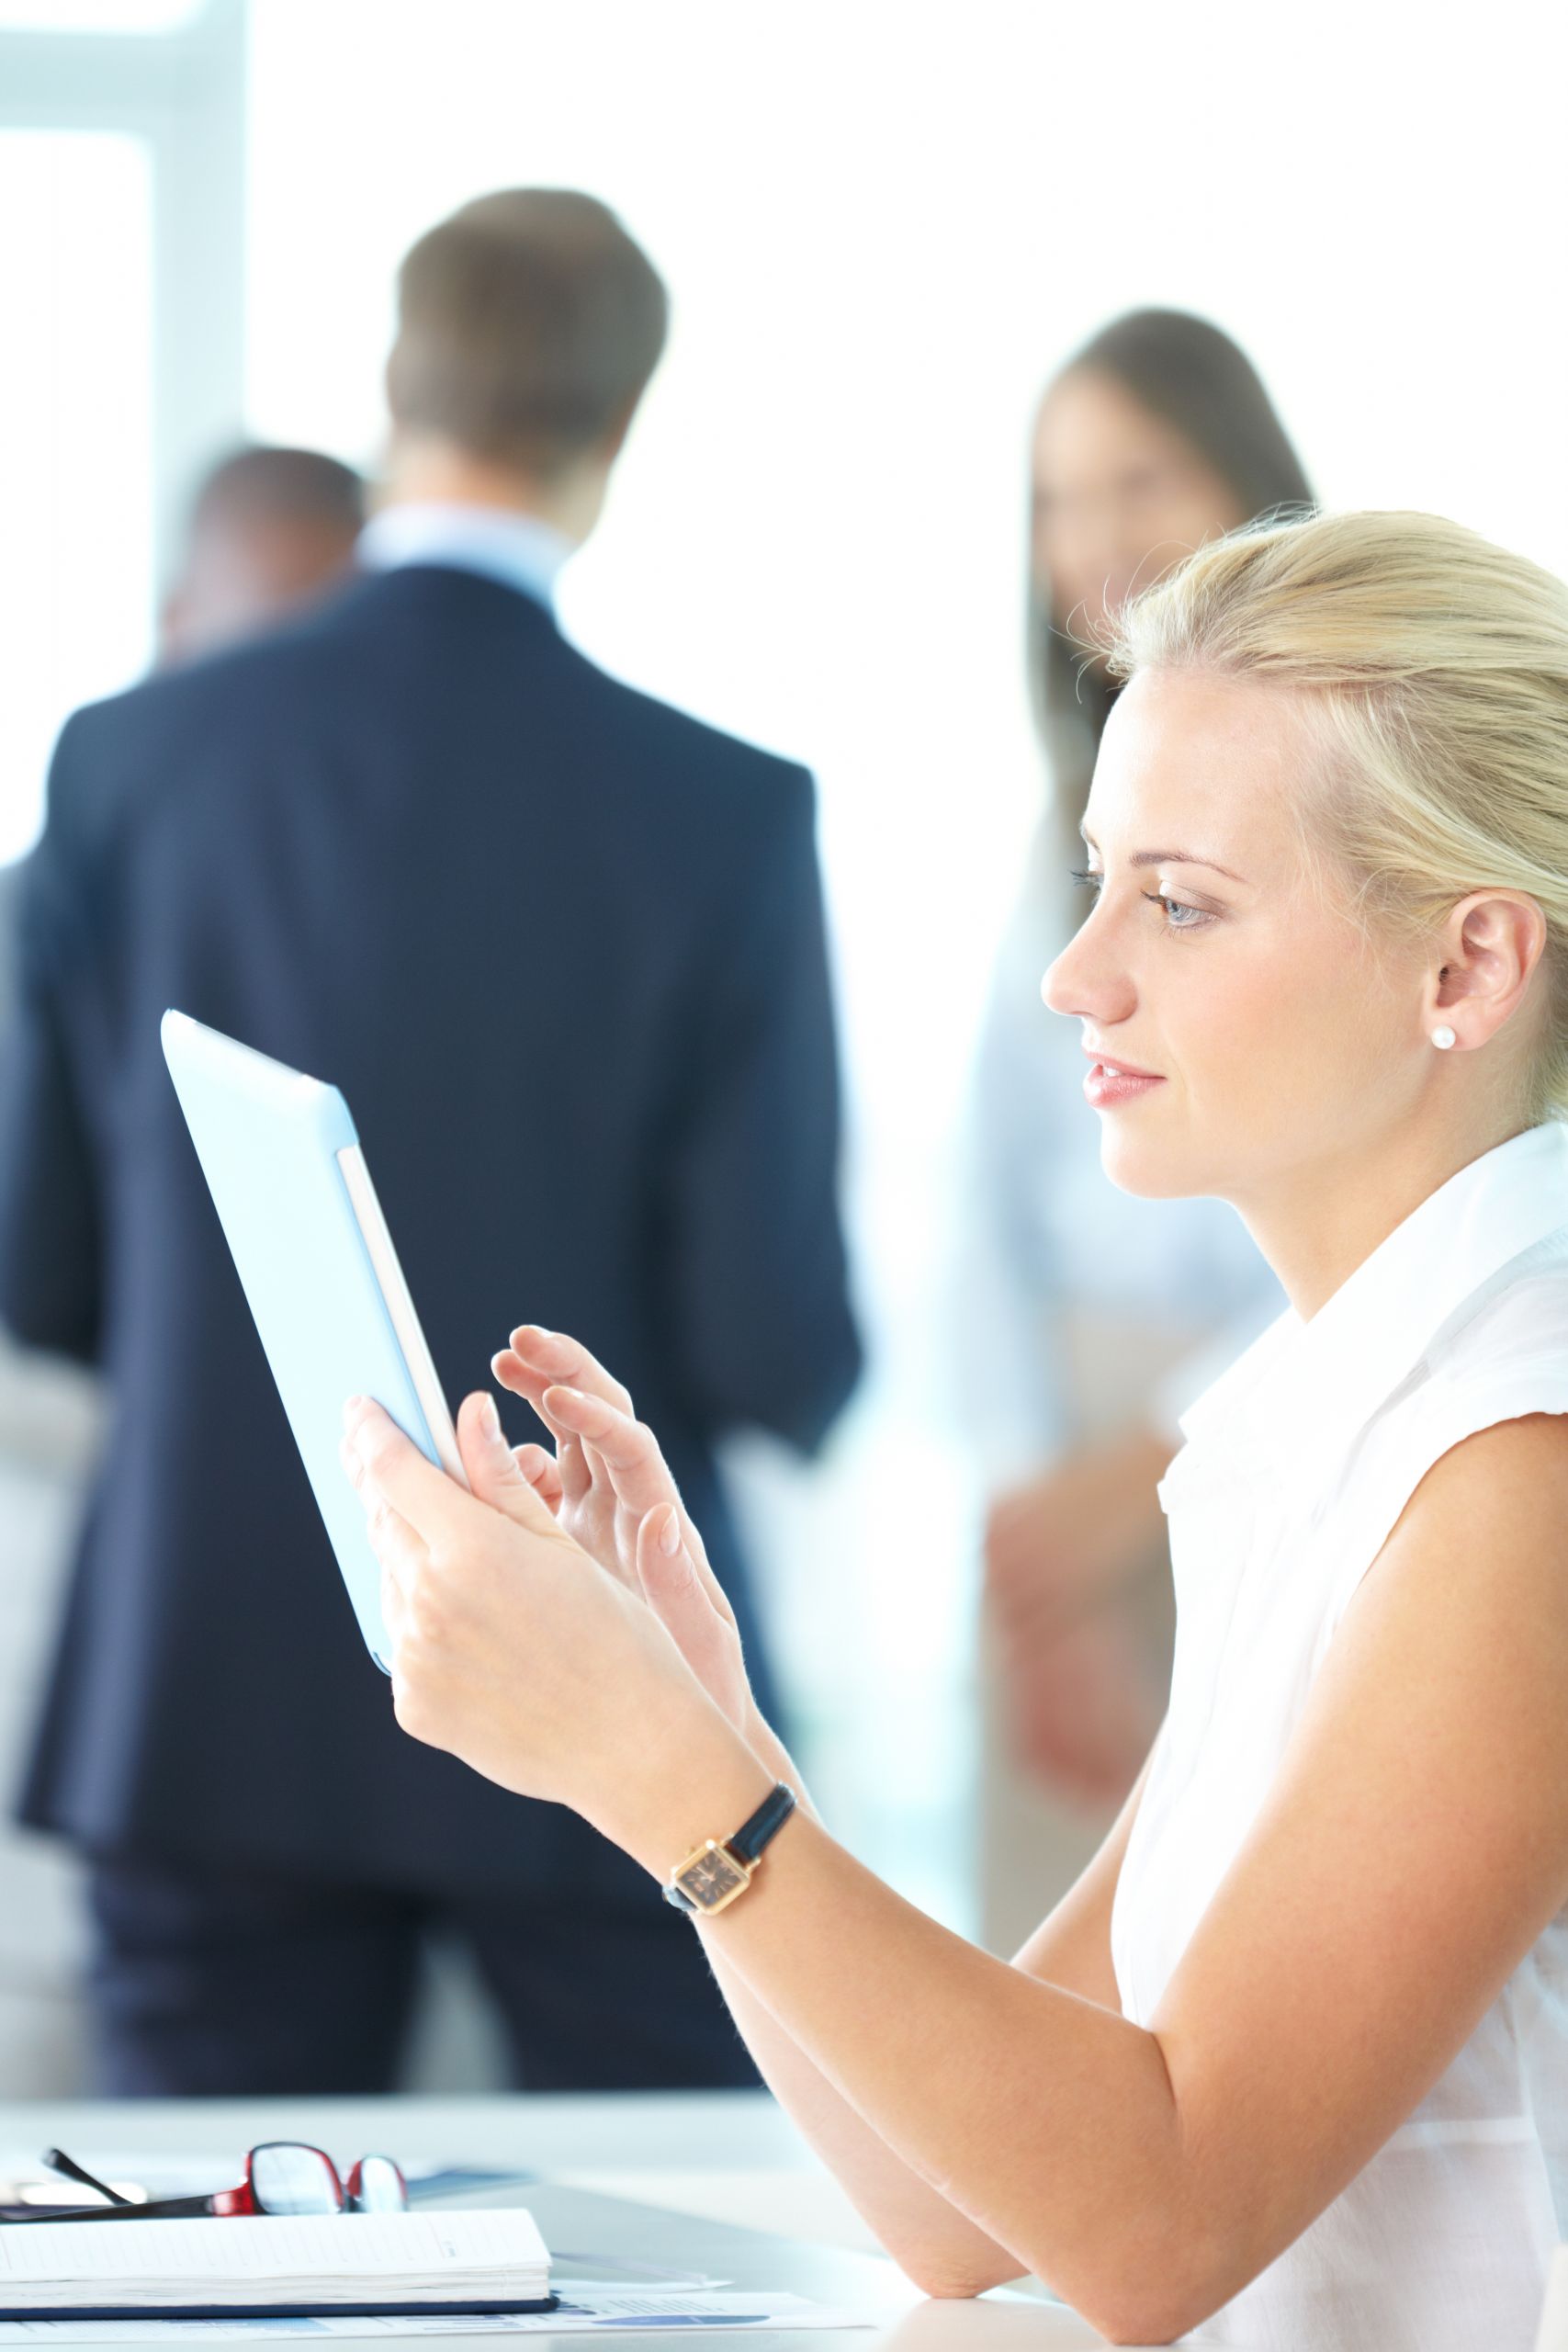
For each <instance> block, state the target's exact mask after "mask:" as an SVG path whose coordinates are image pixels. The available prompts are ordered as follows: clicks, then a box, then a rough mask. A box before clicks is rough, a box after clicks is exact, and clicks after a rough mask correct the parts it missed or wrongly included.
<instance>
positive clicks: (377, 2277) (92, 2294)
mask: <svg viewBox="0 0 1568 2352" xmlns="http://www.w3.org/2000/svg"><path fill="white" fill-rule="evenodd" d="M550 2303H551V2297H550V2288H549V2256H548V2255H547V2253H546V2251H545V2242H544V2240H543V2239H542V2238H541V2237H540V2235H539V2233H538V2229H537V2227H536V2224H535V2222H534V2217H533V2215H532V2214H531V2213H527V2212H525V2211H521V2210H520V2209H516V2208H508V2209H504V2210H500V2211H489V2212H479V2213H462V2212H454V2213H342V2214H337V2213H334V2214H309V2215H301V2216H300V2217H299V2218H298V2219H285V2218H284V2217H282V2216H280V2215H271V2214H268V2215H265V2216H257V2217H256V2218H255V2219H254V2220H244V2221H239V2220H235V2221H208V2220H197V2221H188V2222H182V2221H158V2222H119V2221H115V2222H17V2223H12V2224H10V2225H9V2226H4V2227H0V2318H3V2319H65V2318H78V2317H85V2318H95V2319H103V2318H109V2317H114V2318H123V2319H138V2318H153V2317H164V2316H167V2317H171V2318H187V2319H197V2318H241V2317H245V2318H251V2317H254V2318H278V2317H284V2316H291V2317H292V2316H298V2317H302V2318H313V2317H330V2316H331V2315H332V2314H333V2313H334V2312H382V2313H387V2312H518V2311H547V2310H548V2309H549V2308H550Z"/></svg>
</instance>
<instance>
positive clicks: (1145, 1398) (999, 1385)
mask: <svg viewBox="0 0 1568 2352" xmlns="http://www.w3.org/2000/svg"><path fill="white" fill-rule="evenodd" d="M1032 473H1033V510H1032V534H1031V548H1030V602H1029V663H1030V684H1031V690H1032V698H1033V702H1034V707H1035V712H1036V717H1037V720H1038V724H1039V729H1040V735H1041V740H1042V742H1043V748H1044V752H1045V756H1046V761H1047V764H1048V767H1049V771H1050V786H1051V795H1050V800H1049V804H1048V807H1047V809H1046V811H1045V814H1044V817H1043V821H1042V824H1041V827H1040V830H1039V832H1038V835H1037V838H1036V843H1035V850H1034V854H1033V856H1032V860H1031V865H1030V871H1029V876H1028V879H1027V881H1026V885H1025V888H1024V893H1023V897H1022V900H1021V904H1020V906H1019V909H1018V911H1017V913H1016V916H1015V918H1014V921H1013V922H1012V925H1011V928H1010V933H1009V936H1008V938H1007V940H1006V942H1005V944H1004V947H1003V950H1002V953H1001V956H1000V958H999V961H998V971H997V977H996V982H995V986H994V990H993V995H992V1001H991V1005H990V1010H989V1012H988V1015H987V1023H986V1028H985V1032H984V1035H983V1038H982V1043H981V1047H980V1055H979V1063H978V1070H977V1092H976V1111H975V1125H976V1132H975V1136H974V1154H975V1161H976V1191H977V1195H978V1197H977V1198H976V1199H974V1200H973V1201H972V1202H971V1204H970V1216H971V1217H972V1219H973V1232H972V1235H971V1236H970V1237H969V1238H968V1239H967V1240H966V1244H965V1257H966V1261H967V1281H966V1284H965V1293H964V1306H963V1310H962V1312H963V1317H964V1324H965V1326H966V1331H967V1344H966V1349H965V1352H966V1354H968V1355H969V1357H970V1358H971V1361H972V1363H973V1367H974V1369H975V1371H976V1374H977V1375H978V1379H977V1384H974V1385H973V1391H974V1393H976V1394H982V1395H984V1396H985V1397H987V1399H988V1400H989V1402H988V1404H987V1414H986V1419H985V1422H984V1426H983V1429H982V1430H980V1431H979V1432H978V1433H977V1434H978V1442H979V1443H980V1446H981V1450H982V1458H983V1468H984V1473H985V1476H986V1481H987V1488H988V1491H989V1494H990V1497H991V1502H990V1507H989V1512H988V1518H987V1532H986V1601H987V1608H986V1628H985V1634H984V1638H983V1644H982V1650H983V1657H984V1660H985V1664H984V1668H983V1676H982V1679H983V1685H984V1691H985V1699H984V1709H983V1712H984V1717H985V1731H984V1742H985V1763H984V1770H983V1782H984V1796H983V1804H982V1812H983V1823H982V1835H981V1845H982V1898H981V1911H982V1933H983V1936H984V1939H985V1940H986V1941H987V1942H988V1943H989V1944H991V1945H992V1947H993V1948H994V1949H1003V1948H1005V1949H1007V1950H1009V1951H1010V1950H1011V1949H1012V1948H1013V1947H1014V1946H1015V1945H1016V1944H1017V1942H1018V1941H1019V1940H1020V1939H1021V1937H1022V1936H1023V1935H1024V1934H1025V1933H1026V1932H1027V1931H1028V1929H1029V1928H1030V1927H1031V1926H1032V1923H1033V1920H1034V1918H1035V1917H1037V1915H1038V1910H1039V1906H1040V1904H1041V1903H1042V1902H1046V1903H1049V1902H1051V1901H1053V1900H1054V1899H1055V1896H1056V1895H1057V1894H1059V1893H1061V1892H1062V1891H1063V1890H1064V1889H1065V1888H1066V1886H1067V1885H1068V1884H1070V1883H1071V1882H1072V1881H1073V1880H1074V1879H1075V1878H1076V1877H1077V1873H1078V1871H1079V1870H1080V1869H1081V1868H1082V1867H1083V1865H1084V1863H1085V1862H1086V1861H1087V1860H1088V1859H1089V1855H1090V1853H1091V1852H1092V1851H1093V1850H1094V1848H1095V1846H1096V1845H1097V1844H1098V1842H1099V1839H1100V1836H1101V1834H1102V1833H1103V1830H1104V1827H1105V1825H1106V1822H1107V1820H1108V1819H1109V1817H1110V1816H1111V1814H1113V1813H1114V1812H1115V1810H1116V1808H1117V1806H1118V1805H1120V1804H1121V1803H1122V1799H1123V1798H1124V1797H1125V1795H1126V1794H1127V1792H1128V1790H1129V1789H1130V1788H1131V1786H1132V1784H1133V1780H1134V1775H1135V1774H1136V1772H1137V1770H1138V1767H1139V1765H1140V1764H1141V1763H1142V1761H1143V1758H1144V1757H1145V1755H1146V1754H1147V1752H1148V1747H1149V1742H1150V1740H1151V1739H1152V1737H1153V1736H1154V1733H1155V1730H1156V1726H1157V1724H1158V1722H1159V1719H1160V1716H1161V1715H1162V1713H1164V1708H1165V1699H1166V1691H1167V1688H1168V1680H1169V1672H1170V1645H1171V1638H1172V1629H1173V1621H1174V1612H1173V1606H1172V1602H1171V1600H1170V1566H1169V1556H1168V1549H1167V1545H1166V1541H1165V1525H1164V1519H1163V1515H1162V1513H1161V1511H1160V1509H1159V1505H1158V1501H1157V1498H1156V1494H1155V1486H1156V1480H1157V1479H1158V1477H1159V1476H1160V1475H1161V1473H1162V1472H1163V1470H1164V1468H1165V1466H1166V1464H1167V1463H1168V1461H1169V1460H1170V1458H1171V1456H1172V1454H1173V1453H1175V1452H1176V1450H1177V1448H1178V1446H1179V1443H1180V1432H1179V1429H1178V1426H1177V1416H1178V1414H1179V1412H1180V1411H1181V1410H1182V1408H1184V1407H1185V1406H1186V1405H1187V1404H1188V1403H1189V1402H1190V1401H1191V1400H1192V1399H1193V1398H1194V1397H1197V1396H1198V1395H1199V1394H1200V1393H1201V1390H1202V1389H1203V1388H1204V1387H1206V1386H1207V1385H1208V1383H1209V1381H1210V1380H1211V1379H1212V1378H1213V1376H1214V1375H1215V1374H1217V1372H1218V1371H1219V1370H1220V1369H1221V1368H1222V1366H1223V1365H1224V1363H1226V1362H1228V1361H1229V1359H1230V1358H1231V1357H1232V1356H1234V1355H1235V1354H1238V1353H1239V1352H1240V1351H1241V1349H1242V1348H1243V1347H1244V1346H1245V1345H1246V1344H1247V1341H1248V1340H1251V1339H1252V1338H1253V1337H1254V1336H1255V1334H1256V1333H1257V1332H1258V1331H1259V1330H1260V1329H1262V1328H1263V1327H1264V1325H1265V1324H1266V1323H1268V1322H1269V1321H1271V1320H1272V1319H1273V1317H1275V1316H1276V1315H1277V1314H1278V1313H1279V1312H1280V1309H1281V1307H1282V1306H1283V1305H1284V1303H1285V1302H1284V1297H1283V1294H1282V1292H1281V1291H1280V1285H1279V1283H1277V1282H1276V1281H1275V1279H1274V1276H1273V1275H1272V1274H1271V1273H1270V1272H1269V1269H1268V1267H1267V1266H1266V1265H1265V1264H1264V1262H1263V1260H1262V1258H1261V1257H1260V1256H1259V1254H1258V1250H1256V1249H1255V1248H1254V1246H1253V1244H1252V1242H1251V1240H1250V1239H1249V1238H1248V1236H1247V1230H1246V1228H1245V1227H1244V1226H1243V1225H1242V1222H1241V1220H1240V1218H1239V1217H1238V1216H1236V1214H1235V1211H1234V1209H1232V1208H1230V1207H1229V1206H1228V1205H1227V1204H1224V1203H1223V1202H1219V1201H1209V1200H1169V1201H1145V1200H1134V1199H1132V1198H1129V1196H1128V1195H1127V1194H1126V1193H1119V1192H1118V1191H1117V1190H1116V1189H1115V1188H1114V1186H1112V1185H1111V1183H1109V1182H1107V1180H1106V1178H1105V1177H1104V1175H1103V1174H1102V1172H1101V1170H1100V1155H1099V1149H1098V1143H1097V1138H1096V1136H1095V1135H1094V1134H1093V1132H1092V1130H1089V1129H1087V1128H1086V1126H1085V1124H1084V1121H1083V1117H1082V1083H1083V1057H1082V1055H1081V1053H1080V1052H1079V1051H1078V1047H1077V1039H1076V1037H1075V1036H1074V1035H1073V1034H1072V1033H1071V1031H1070V1030H1068V1029H1067V1028H1066V1024H1064V1023H1060V1022H1053V1021H1051V1020H1050V1018H1049V1016H1048V1015H1047V1014H1046V1013H1045V1012H1044V1011H1043V1008H1042V1006H1041V1003H1040V998H1039V979H1040V974H1041V972H1042V971H1043V969H1044V968H1045V967H1046V966H1047V965H1048V964H1049V963H1050V962H1051V961H1052V959H1053V958H1054V957H1055V956H1056V955H1057V954H1058V953H1059V952H1060V950H1061V948H1062V947H1063V945H1064V944H1066V940H1067V938H1068V937H1069V936H1070V935H1071V933H1072V932H1073V931H1074V930H1075V929H1076V928H1077V923H1078V922H1079V921H1080V920H1081V918H1082V915H1083V913H1084V911H1085V910H1084V908H1083V906H1082V905H1081V903H1077V902H1076V894H1075V893H1074V892H1073V890H1072V888H1071V886H1066V887H1065V886H1064V885H1063V884H1062V882H1061V879H1060V877H1061V876H1063V875H1064V874H1065V873H1066V872H1068V871H1069V870H1070V869H1071V868H1073V867H1075V866H1082V865H1083V864H1084V854H1083V845H1082V842H1081V840H1080V838H1079V833H1078V827H1079V823H1080V820H1081V819H1082V816H1083V811H1084V806H1085V803H1086V801H1087V799H1088V797H1089V782H1090V779H1091V776H1092V775H1093V772H1094V763H1095V757H1096V754H1097V752H1098V751H1099V748H1100V734H1101V731H1102V729H1103V728H1104V725H1105V721H1106V718H1107V716H1108V715H1109V713H1110V710H1111V704H1112V702H1113V700H1114V699H1115V695H1116V694H1117V692H1118V688H1117V686H1116V685H1115V684H1114V683H1113V682H1112V681H1111V678H1110V677H1109V675H1108V674H1107V672H1106V670H1105V668H1104V665H1103V662H1102V661H1101V659H1100V656H1099V655H1098V654H1096V653H1094V652H1089V653H1088V654H1087V656H1086V650H1085V648H1086V645H1091V644H1092V643H1093V641H1094V640H1095V639H1096V638H1097V637H1098V636H1099V635H1100V633H1101V632H1102V628H1103V625H1104V623H1105V622H1106V620H1107V618H1108V616H1110V615H1111V614H1114V613H1115V612H1116V611H1117V610H1118V609H1119V608H1120V607H1121V606H1122V605H1123V604H1125V602H1126V601H1127V599H1128V597H1129V596H1130V595H1131V594H1134V591H1136V590H1137V589H1140V588H1145V587H1148V586H1149V585H1151V584H1152V583H1153V582H1154V581H1156V579H1158V578H1159V577H1160V576H1161V575H1162V574H1163V573H1164V572H1166V571H1168V570H1169V569H1170V568H1171V567H1172V565H1174V564H1175V563H1177V562H1178V561H1179V560H1180V559H1181V558H1182V557H1183V556H1185V555H1187V554H1189V553H1190V551H1191V550H1192V548H1196V547H1198V546H1200V545H1201V543H1202V542H1203V541H1204V540H1206V539H1211V538H1215V537H1220V536H1221V535H1222V534H1223V533H1224V532H1226V531H1229V530H1232V529H1234V528H1235V526H1238V525H1239V524H1242V523H1246V522H1248V521H1250V520H1251V519H1252V518H1254V517H1255V516H1257V515H1262V514H1266V513H1270V512H1274V511H1277V510H1283V509H1290V508H1297V507H1303V506H1308V505H1310V504H1311V503H1312V496H1313V493H1312V491H1311V488H1310V486H1309V484H1308V481H1307V477H1306V475H1305V473H1304V471H1303V468H1302V465H1301V461H1300V459H1299V458H1297V456H1296V453H1295V450H1294V449H1293V448H1292V445H1291V442H1290V440H1289V438H1288V436H1287V435H1286V433H1285V431H1284V429H1283V427H1282V425H1281V424H1280V420H1279V418H1278V416H1277V415H1276V414H1275V412H1274V409H1273V406H1272V404H1271V402H1270V401H1269V395H1268V393H1267V391H1266V390H1264V387H1263V385H1262V383H1261V382H1260V380H1259V379H1258V374H1257V372H1256V370H1255V369H1254V368H1253V367H1252V365H1251V362H1250V361H1249V360H1248V359H1247V356H1246V355H1245V354H1244V353H1243V352H1242V351H1241V350H1239V349H1238V348H1237V346H1236V345H1235V344H1234V343H1233V342H1232V341H1231V339H1230V337H1229V336H1228V335H1226V334H1222V332H1221V331H1220V329H1219V328H1217V327H1215V326H1212V325H1210V324H1209V323H1208V322H1207V321H1205V320H1202V319H1199V318H1193V317H1190V316H1189V315H1187V314H1185V313H1183V312H1181V311H1132V312H1130V313H1128V314H1127V315H1126V316H1125V317H1122V318H1120V319H1117V320H1115V321H1113V322H1111V324H1110V325H1109V326H1107V327H1105V328H1103V329H1102V330H1101V331H1100V333H1099V334H1096V335H1095V336H1094V337H1093V339H1092V340H1091V341H1090V342H1089V343H1088V344H1087V345H1085V346H1084V347H1083V349H1082V350H1080V351H1079V352H1077V354H1076V355H1075V356H1074V357H1073V358H1072V359H1070V360H1069V361H1068V362H1067V364H1066V367H1065V368H1063V369H1062V370H1061V372H1060V373H1059V374H1058V375H1057V376H1056V378H1055V380H1054V381H1053V382H1052V383H1051V385H1050V386H1049V387H1048V389H1047V390H1046V392H1045V396H1044V398H1043V401H1042V403H1041V407H1040V411H1039V416H1038V420H1037V424H1036V427H1035V435H1034V447H1033V461H1032ZM1021 1857H1027V1864H1028V1866H1027V1868H1026V1869H1024V1870H1022V1871H1021V1870H1020V1868H1019V1863H1020V1860H1021Z"/></svg>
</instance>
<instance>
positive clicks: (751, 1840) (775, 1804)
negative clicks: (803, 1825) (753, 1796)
mask: <svg viewBox="0 0 1568 2352" xmlns="http://www.w3.org/2000/svg"><path fill="white" fill-rule="evenodd" d="M794 1811H795V1791H794V1790H793V1789H792V1788H791V1787H790V1785H789V1783H788V1781H778V1782H777V1783H776V1784H775V1785H774V1787H773V1789H771V1790H770V1791H769V1792H768V1794H767V1795H766V1796H765V1797H764V1798H763V1799H762V1802H761V1804H760V1805H759V1806H758V1807H757V1810H756V1812H755V1813H754V1814H752V1815H751V1816H750V1820H748V1821H743V1822H742V1823H741V1825H740V1826H739V1829H738V1830H737V1831H736V1833H735V1835H734V1837H733V1838H726V1839H725V1841H724V1842H725V1844H726V1845H727V1846H728V1849H729V1850H730V1852H731V1853H732V1854H735V1855H738V1856H739V1859H740V1860H741V1861H743V1862H754V1861H755V1860H756V1859H757V1857H758V1855H759V1854H760V1853H761V1850H762V1849H763V1847H764V1846H765V1845H766V1844H767V1842H768V1840H769V1838H772V1837H773V1836H774V1835H775V1834H776V1833H777V1832H778V1831H779V1830H781V1829H782V1828H783V1827H784V1823H785V1822H786V1821H787V1820H788V1819H789V1817H790V1815H791V1814H792V1813H793V1812H794Z"/></svg>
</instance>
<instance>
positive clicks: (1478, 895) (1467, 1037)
mask: <svg viewBox="0 0 1568 2352" xmlns="http://www.w3.org/2000/svg"><path fill="white" fill-rule="evenodd" d="M1545 950H1546V917H1545V916H1544V915H1543V914H1542V912H1541V910H1540V907H1539V906H1538V904H1537V903H1536V901H1535V899H1531V898H1529V897H1527V896H1526V895H1525V893H1524V892H1523V891H1522V890H1475V891H1472V893H1471V895H1470V897H1469V898H1467V899H1461V900H1460V901H1459V904H1458V905H1457V906H1456V907H1455V908H1454V909H1453V910H1452V911H1451V913H1450V916H1449V918H1448V921H1447V922H1445V923H1444V925H1443V930H1442V937H1441V943H1440V944H1439V947H1438V959H1439V960H1438V966H1437V968H1436V971H1435V973H1434V975H1433V978H1432V980H1431V984H1430V987H1429V989H1428V994H1427V1014H1428V1015H1429V1018H1428V1020H1427V1027H1428V1028H1432V1027H1435V1026H1436V1025H1437V1024H1438V1022H1439V1021H1441V1022H1443V1023H1446V1024H1447V1025H1448V1027H1449V1028H1450V1029H1452V1030H1454V1031H1455V1032H1456V1035H1455V1043H1456V1045H1460V1046H1484V1045H1485V1044H1486V1043H1487V1042H1488V1040H1489V1039H1490V1038H1492V1037H1494V1036H1495V1035H1496V1034H1497V1032H1498V1030H1499V1029H1501V1027H1502V1026H1503V1023H1505V1022H1506V1020H1507V1019H1508V1018H1509V1017H1510V1015H1511V1014H1512V1013H1514V1012H1516V1011H1517V1008H1518V1006H1519V1004H1520V1003H1521V1002H1522V1001H1523V999H1524V996H1525V992H1526V990H1527V989H1529V984H1530V979H1531V978H1532V976H1533V974H1534V972H1535V969H1536V967H1537V965H1538V964H1539V963H1540V959H1541V956H1543V954H1544V953H1545Z"/></svg>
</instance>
